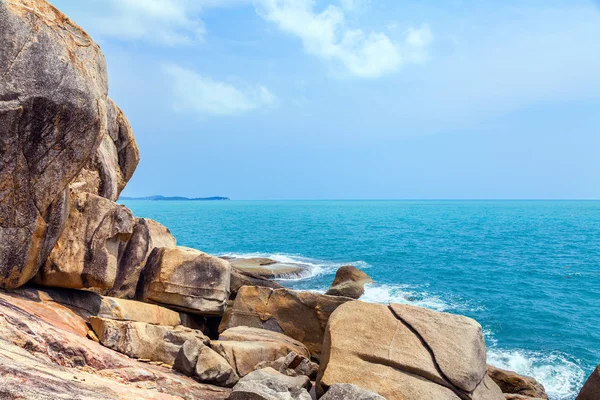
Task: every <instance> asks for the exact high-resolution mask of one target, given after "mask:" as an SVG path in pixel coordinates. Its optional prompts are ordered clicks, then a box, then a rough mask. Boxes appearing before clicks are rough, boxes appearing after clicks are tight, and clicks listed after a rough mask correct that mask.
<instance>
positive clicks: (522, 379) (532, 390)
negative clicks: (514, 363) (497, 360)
mask: <svg viewBox="0 0 600 400" xmlns="http://www.w3.org/2000/svg"><path fill="white" fill-rule="evenodd" d="M487 371H488V375H489V377H490V378H492V380H493V381H494V382H496V384H497V385H498V387H499V388H500V390H502V393H511V394H518V395H521V396H528V397H539V398H541V399H547V398H548V395H547V394H546V390H544V386H543V385H542V384H541V383H539V382H538V381H537V380H535V378H532V377H530V376H523V375H519V374H517V373H516V372H513V371H506V370H503V369H500V368H496V367H494V366H492V365H488V366H487Z"/></svg>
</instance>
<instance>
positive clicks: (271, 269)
mask: <svg viewBox="0 0 600 400" xmlns="http://www.w3.org/2000/svg"><path fill="white" fill-rule="evenodd" d="M228 261H229V262H230V263H231V266H232V267H233V268H235V269H236V270H238V271H241V272H245V273H248V274H252V275H255V276H260V277H262V278H265V279H280V278H294V277H301V276H304V275H306V274H307V272H308V266H307V265H303V264H296V263H282V262H279V261H275V260H271V259H270V258H260V257H258V258H228ZM256 286H261V285H256Z"/></svg>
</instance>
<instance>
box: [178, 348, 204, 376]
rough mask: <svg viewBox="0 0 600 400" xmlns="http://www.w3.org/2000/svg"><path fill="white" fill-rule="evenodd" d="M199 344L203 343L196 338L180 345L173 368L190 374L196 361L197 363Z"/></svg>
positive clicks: (194, 368) (194, 367)
mask: <svg viewBox="0 0 600 400" xmlns="http://www.w3.org/2000/svg"><path fill="white" fill-rule="evenodd" d="M201 346H203V344H202V343H201V342H199V341H197V340H187V341H186V342H185V343H184V344H183V346H181V349H179V353H177V357H175V363H174V364H173V369H175V370H177V371H179V372H182V373H183V374H185V375H187V376H192V375H193V374H194V371H195V370H196V363H198V354H199V353H200V347H201Z"/></svg>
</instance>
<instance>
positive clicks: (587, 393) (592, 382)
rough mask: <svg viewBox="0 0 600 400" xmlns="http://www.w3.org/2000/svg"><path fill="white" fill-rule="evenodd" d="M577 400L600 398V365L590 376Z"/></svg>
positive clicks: (599, 399)
mask: <svg viewBox="0 0 600 400" xmlns="http://www.w3.org/2000/svg"><path fill="white" fill-rule="evenodd" d="M575 400H600V365H599V366H598V367H596V369H595V370H594V371H593V372H592V373H591V374H590V376H588V378H587V379H586V381H585V383H584V385H583V387H582V388H581V391H580V392H579V395H578V396H577V398H576V399H575Z"/></svg>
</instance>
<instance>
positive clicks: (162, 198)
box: [119, 195, 231, 201]
mask: <svg viewBox="0 0 600 400" xmlns="http://www.w3.org/2000/svg"><path fill="white" fill-rule="evenodd" d="M119 200H149V201H158V200H166V201H173V200H181V201H215V200H231V199H230V198H229V197H221V196H213V197H193V198H190V197H181V196H160V195H156V196H147V197H126V196H122V197H120V198H119Z"/></svg>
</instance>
